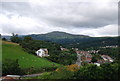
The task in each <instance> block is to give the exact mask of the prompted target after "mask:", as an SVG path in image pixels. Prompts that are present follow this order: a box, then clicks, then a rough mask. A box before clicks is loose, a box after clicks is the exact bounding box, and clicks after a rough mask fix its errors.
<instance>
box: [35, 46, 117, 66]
mask: <svg viewBox="0 0 120 81" xmlns="http://www.w3.org/2000/svg"><path fill="white" fill-rule="evenodd" d="M106 47H108V46H106ZM109 47H111V48H112V47H113V48H114V47H117V46H109ZM60 48H61V51H68V49H67V48H63V47H62V46H61V47H60ZM72 49H73V50H74V51H75V52H76V54H77V61H76V64H77V65H78V66H81V65H83V64H84V63H88V64H96V65H97V66H100V64H103V63H110V62H113V61H114V60H113V59H112V58H111V57H110V56H108V55H106V54H99V56H100V58H101V59H97V60H96V61H95V62H92V59H93V56H94V55H95V54H98V52H99V51H100V50H90V51H83V50H79V49H78V48H72ZM36 54H37V56H39V57H48V56H50V55H49V54H48V50H47V48H40V49H39V50H38V51H36Z"/></svg>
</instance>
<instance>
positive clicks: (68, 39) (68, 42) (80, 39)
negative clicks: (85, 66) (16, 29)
mask: <svg viewBox="0 0 120 81" xmlns="http://www.w3.org/2000/svg"><path fill="white" fill-rule="evenodd" d="M24 36H30V37H32V38H33V39H35V40H43V41H50V42H55V43H58V44H62V45H64V46H66V47H69V48H71V47H76V48H79V49H85V48H90V47H100V46H106V45H118V37H90V36H86V35H74V34H69V33H66V32H60V31H53V32H50V33H46V34H31V35H20V36H19V37H22V38H23V37H24ZM3 37H7V36H3ZM9 38H10V36H8V37H7V39H9Z"/></svg>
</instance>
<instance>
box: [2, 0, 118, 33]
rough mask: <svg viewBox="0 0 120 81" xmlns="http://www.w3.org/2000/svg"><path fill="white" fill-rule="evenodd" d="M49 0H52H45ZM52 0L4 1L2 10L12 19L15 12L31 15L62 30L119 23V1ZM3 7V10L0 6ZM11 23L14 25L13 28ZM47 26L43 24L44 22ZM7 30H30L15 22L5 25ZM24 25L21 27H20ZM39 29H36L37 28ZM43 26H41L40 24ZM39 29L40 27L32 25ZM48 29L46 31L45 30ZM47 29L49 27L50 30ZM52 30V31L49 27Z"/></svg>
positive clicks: (20, 14) (34, 18) (21, 15)
mask: <svg viewBox="0 0 120 81" xmlns="http://www.w3.org/2000/svg"><path fill="white" fill-rule="evenodd" d="M46 1H49V0H46ZM50 1H51V2H50V3H47V2H45V3H44V4H42V3H40V4H39V3H36V4H33V3H30V2H1V3H0V5H2V6H0V13H1V14H5V15H6V16H7V17H8V18H9V19H11V18H12V17H13V16H14V15H18V16H20V17H28V18H31V19H33V20H36V21H37V23H41V22H44V23H46V24H47V25H48V26H49V27H51V26H52V27H53V29H54V28H55V29H56V27H59V28H63V29H66V30H67V29H68V30H69V28H71V29H73V28H74V29H79V28H94V29H95V28H101V27H104V26H107V25H110V24H117V3H116V2H115V3H112V2H110V3H106V4H107V5H106V4H105V5H106V6H105V7H102V6H103V4H97V5H96V4H95V3H92V2H90V1H86V2H82V1H81V0H75V2H74V1H73V0H66V1H65V0H64V1H63V0H50ZM1 8H2V9H1ZM10 26H11V28H12V27H13V28H12V29H11V28H10ZM43 27H44V25H43ZM4 28H6V29H7V30H5V29H4V31H6V32H11V31H15V32H17V31H18V30H19V31H18V32H19V33H29V32H30V31H31V32H32V30H30V31H29V29H28V30H21V29H18V28H17V27H15V26H13V25H9V26H8V24H6V25H4ZM21 28H22V27H21ZM34 28H36V29H34ZM40 28H41V27H40ZM33 30H34V31H36V32H39V31H37V30H39V26H38V27H37V26H35V27H33ZM44 31H45V30H44ZM47 31H48V30H47ZM50 31H51V30H50Z"/></svg>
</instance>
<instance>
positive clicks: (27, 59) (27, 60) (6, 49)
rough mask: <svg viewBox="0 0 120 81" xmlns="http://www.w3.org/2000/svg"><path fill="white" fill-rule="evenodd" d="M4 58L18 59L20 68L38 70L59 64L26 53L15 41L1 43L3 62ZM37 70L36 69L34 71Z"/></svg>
mask: <svg viewBox="0 0 120 81" xmlns="http://www.w3.org/2000/svg"><path fill="white" fill-rule="evenodd" d="M6 59H12V60H16V59H18V60H19V62H18V63H19V65H20V68H22V69H26V70H31V69H32V70H33V71H34V70H40V71H41V69H47V70H51V69H52V68H54V69H55V68H56V67H58V66H60V65H59V64H57V63H53V62H50V61H48V60H47V59H45V58H40V57H37V56H35V55H32V54H28V53H27V52H25V51H23V49H22V48H21V47H20V46H19V45H18V44H15V43H11V42H5V41H3V44H2V60H3V63H5V60H6ZM36 72H37V71H36Z"/></svg>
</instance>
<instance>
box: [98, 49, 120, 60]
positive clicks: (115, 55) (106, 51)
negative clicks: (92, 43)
mask: <svg viewBox="0 0 120 81" xmlns="http://www.w3.org/2000/svg"><path fill="white" fill-rule="evenodd" d="M119 50H120V47H118V48H101V49H100V51H99V54H105V55H109V56H111V57H112V58H114V59H119V57H118V56H119Z"/></svg>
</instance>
